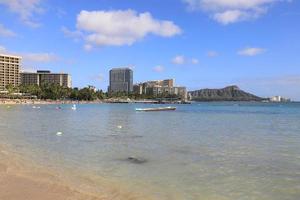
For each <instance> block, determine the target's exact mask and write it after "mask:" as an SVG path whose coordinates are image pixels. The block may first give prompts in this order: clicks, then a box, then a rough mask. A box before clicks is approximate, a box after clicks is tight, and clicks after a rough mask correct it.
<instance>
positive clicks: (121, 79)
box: [108, 68, 133, 93]
mask: <svg viewBox="0 0 300 200" xmlns="http://www.w3.org/2000/svg"><path fill="white" fill-rule="evenodd" d="M108 90H109V92H126V93H130V92H132V91H133V71H132V70H131V69H129V68H113V69H111V70H110V71H109V87H108Z"/></svg>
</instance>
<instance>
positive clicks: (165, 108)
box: [135, 106, 176, 112]
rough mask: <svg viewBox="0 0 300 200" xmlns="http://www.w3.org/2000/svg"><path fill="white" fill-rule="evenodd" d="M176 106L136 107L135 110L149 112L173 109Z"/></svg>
mask: <svg viewBox="0 0 300 200" xmlns="http://www.w3.org/2000/svg"><path fill="white" fill-rule="evenodd" d="M173 110H176V107H171V106H168V107H158V108H136V109H135V111H142V112H151V111H173Z"/></svg>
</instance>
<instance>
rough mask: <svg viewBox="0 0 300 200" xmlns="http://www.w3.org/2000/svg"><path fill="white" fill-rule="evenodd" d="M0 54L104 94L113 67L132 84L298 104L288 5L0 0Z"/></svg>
mask: <svg viewBox="0 0 300 200" xmlns="http://www.w3.org/2000/svg"><path fill="white" fill-rule="evenodd" d="M0 10H1V12H0V52H2V53H9V54H16V55H21V56H22V57H23V62H22V70H23V71H34V70H38V69H49V70H51V71H53V72H66V73H70V74H71V75H72V82H73V86H74V87H84V86H87V85H94V86H96V88H99V89H103V90H106V89H107V86H108V81H109V80H108V72H109V70H110V69H111V68H113V67H130V68H132V69H133V71H134V82H142V81H147V80H157V79H167V78H174V79H175V80H176V84H177V85H180V86H186V87H187V88H188V90H196V89H202V88H222V87H225V86H228V85H238V86H239V87H240V88H241V89H243V90H245V91H248V92H252V93H254V94H256V95H259V96H262V97H270V96H275V95H282V96H285V97H289V98H292V99H293V100H300V54H299V52H300V1H297V0H163V1H162V0H0Z"/></svg>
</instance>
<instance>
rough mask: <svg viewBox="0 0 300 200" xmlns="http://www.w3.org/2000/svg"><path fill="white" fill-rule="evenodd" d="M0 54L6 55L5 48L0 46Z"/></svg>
mask: <svg viewBox="0 0 300 200" xmlns="http://www.w3.org/2000/svg"><path fill="white" fill-rule="evenodd" d="M0 53H6V48H5V47H4V46H1V45H0Z"/></svg>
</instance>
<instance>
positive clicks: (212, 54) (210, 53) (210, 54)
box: [207, 51, 219, 57]
mask: <svg viewBox="0 0 300 200" xmlns="http://www.w3.org/2000/svg"><path fill="white" fill-rule="evenodd" d="M218 55H219V53H218V52H216V51H209V52H207V56H208V57H216V56H218Z"/></svg>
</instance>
